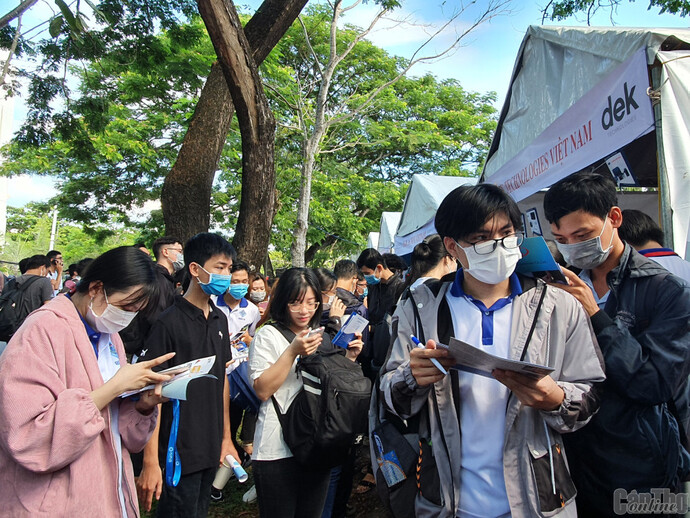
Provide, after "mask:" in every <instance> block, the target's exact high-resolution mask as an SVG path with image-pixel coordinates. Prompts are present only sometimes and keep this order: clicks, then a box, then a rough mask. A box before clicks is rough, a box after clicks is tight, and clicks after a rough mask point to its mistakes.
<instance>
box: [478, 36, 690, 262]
mask: <svg viewBox="0 0 690 518" xmlns="http://www.w3.org/2000/svg"><path fill="white" fill-rule="evenodd" d="M689 84H690V30H689V29H632V28H596V27H543V26H531V27H529V29H528V30H527V34H526V35H525V38H524V39H523V42H522V44H521V46H520V49H519V51H518V55H517V59H516V62H515V67H514V69H513V74H512V78H511V83H510V87H509V89H508V94H507V97H506V101H505V103H504V106H503V109H502V111H501V114H500V117H499V122H498V127H497V129H496V132H495V135H494V139H493V141H492V144H491V148H490V150H489V154H488V158H487V161H486V164H485V167H484V170H483V173H482V181H485V182H491V183H494V184H496V185H500V186H502V187H503V188H504V189H506V191H508V192H509V193H510V194H511V195H512V196H513V197H514V198H515V200H516V201H517V202H518V203H519V205H520V207H521V209H522V210H523V217H524V218H525V228H526V232H527V235H528V236H530V235H535V234H541V235H544V236H545V237H550V232H549V231H548V223H547V222H546V221H545V220H544V219H543V214H542V212H541V206H542V203H541V200H542V198H543V192H542V193H540V191H542V190H543V189H545V188H548V187H549V186H550V185H552V184H554V183H555V182H557V181H558V180H560V179H562V178H564V177H566V176H568V175H570V174H572V173H574V172H576V171H579V170H583V169H588V170H592V171H597V172H600V173H603V174H611V175H612V177H613V178H614V180H615V181H616V182H617V184H618V185H619V187H620V189H621V194H620V196H619V204H620V205H621V207H623V208H636V209H639V210H643V211H644V212H646V213H647V214H649V215H650V216H652V217H653V218H654V219H655V220H657V221H658V222H659V223H660V225H661V226H662V228H663V229H664V231H665V233H666V236H667V243H666V246H670V247H672V248H674V249H675V251H676V252H677V253H678V254H679V255H681V256H684V257H685V258H688V257H689V256H690V247H689V246H688V240H689V234H688V230H689V228H690V146H688V145H687V143H688V142H690V88H688V85H689Z"/></svg>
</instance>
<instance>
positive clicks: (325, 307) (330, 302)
mask: <svg viewBox="0 0 690 518" xmlns="http://www.w3.org/2000/svg"><path fill="white" fill-rule="evenodd" d="M333 300H335V295H329V296H328V302H324V303H323V304H322V307H323V310H324V311H328V310H329V309H331V306H332V305H333Z"/></svg>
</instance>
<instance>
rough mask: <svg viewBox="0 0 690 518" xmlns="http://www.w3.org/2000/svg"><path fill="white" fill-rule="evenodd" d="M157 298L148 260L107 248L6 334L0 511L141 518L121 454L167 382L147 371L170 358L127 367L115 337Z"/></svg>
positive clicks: (146, 427) (152, 418) (150, 422)
mask: <svg viewBox="0 0 690 518" xmlns="http://www.w3.org/2000/svg"><path fill="white" fill-rule="evenodd" d="M156 296H157V283H156V274H155V271H154V268H153V263H152V262H151V260H150V259H149V257H148V256H147V255H146V254H144V253H143V252H141V251H139V250H137V249H135V248H133V247H120V248H115V249H113V250H110V251H108V252H106V253H104V254H103V255H101V256H100V257H98V258H97V259H96V260H95V261H93V262H92V263H91V264H90V265H89V268H88V269H87V271H86V272H85V273H84V274H83V276H82V279H81V282H80V283H79V285H78V286H77V290H76V292H75V293H74V294H73V295H71V296H69V295H58V296H57V297H56V298H55V299H53V300H52V301H50V302H48V303H47V304H46V305H44V306H43V307H41V308H40V309H38V310H36V311H35V312H33V313H32V314H31V315H29V317H28V318H27V319H26V320H25V322H24V324H23V325H22V326H21V327H20V328H19V330H18V331H17V333H16V334H15V335H14V336H13V337H12V339H11V340H10V342H9V344H8V346H7V349H6V350H5V352H4V354H3V355H2V356H1V357H0V509H1V510H0V514H2V515H3V516H13V517H18V516H32V517H35V516H51V517H55V516H102V517H135V516H138V515H139V506H138V503H137V497H136V491H135V488H134V480H133V474H132V466H131V462H130V460H129V452H130V451H139V450H141V449H142V448H143V447H144V445H145V444H146V441H147V440H148V438H149V436H150V434H151V432H152V431H153V429H154V427H155V425H156V405H157V404H158V403H160V402H161V401H162V397H161V395H160V390H161V385H160V382H162V381H166V380H167V379H168V378H169V376H165V375H161V374H157V373H155V372H154V371H153V370H152V367H154V366H156V365H158V364H160V363H162V362H164V361H166V360H168V359H169V358H170V357H171V356H172V354H170V355H166V356H161V357H159V358H156V359H154V360H151V361H147V362H142V363H137V364H135V365H129V364H127V361H126V359H125V355H124V349H123V346H122V341H121V340H120V337H119V336H118V334H117V332H118V331H120V330H122V329H123V328H124V327H126V326H127V325H128V324H129V322H131V320H132V318H134V315H136V313H137V311H139V310H140V309H141V308H143V307H144V306H145V305H146V304H147V302H148V301H149V299H152V298H155V297H156ZM149 384H157V385H156V389H155V390H149V391H146V392H144V393H142V394H141V397H140V398H139V399H138V400H136V401H135V400H134V398H129V399H121V398H120V397H119V395H120V394H122V393H123V392H125V391H127V390H133V389H141V388H143V387H146V386H147V385H149Z"/></svg>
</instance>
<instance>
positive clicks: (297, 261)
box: [290, 139, 316, 267]
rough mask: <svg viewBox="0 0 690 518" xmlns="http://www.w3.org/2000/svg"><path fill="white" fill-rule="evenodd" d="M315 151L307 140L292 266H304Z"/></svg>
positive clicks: (293, 241) (310, 140)
mask: <svg viewBox="0 0 690 518" xmlns="http://www.w3.org/2000/svg"><path fill="white" fill-rule="evenodd" d="M315 158H316V151H315V150H314V149H313V148H312V139H307V141H306V142H305V143H304V149H303V151H302V181H301V183H300V189H299V202H298V205H297V224H296V226H295V237H294V239H293V240H292V247H291V250H290V255H292V266H294V267H304V266H306V257H305V254H306V251H307V230H308V229H309V203H310V201H311V180H312V177H313V175H314V161H315Z"/></svg>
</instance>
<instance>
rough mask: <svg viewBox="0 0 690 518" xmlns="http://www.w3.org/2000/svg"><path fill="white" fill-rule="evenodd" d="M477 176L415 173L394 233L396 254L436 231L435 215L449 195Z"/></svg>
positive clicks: (470, 182) (474, 182)
mask: <svg viewBox="0 0 690 518" xmlns="http://www.w3.org/2000/svg"><path fill="white" fill-rule="evenodd" d="M476 183H477V178H468V177H462V176H435V175H423V174H415V175H412V181H411V182H410V187H409V189H408V190H407V195H406V196H405V204H404V206H403V211H402V216H401V218H400V224H399V225H398V230H397V232H396V233H395V253H396V254H398V255H401V256H402V255H407V254H410V253H412V249H413V248H414V247H415V245H416V244H418V243H420V242H421V241H422V240H423V239H424V238H425V237H426V236H427V235H429V234H433V233H435V232H436V228H435V227H434V217H435V216H436V210H437V209H438V206H439V205H441V202H442V201H443V198H445V197H446V195H447V194H448V193H449V192H450V191H452V190H453V189H455V188H456V187H460V186H461V185H475V184H476Z"/></svg>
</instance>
